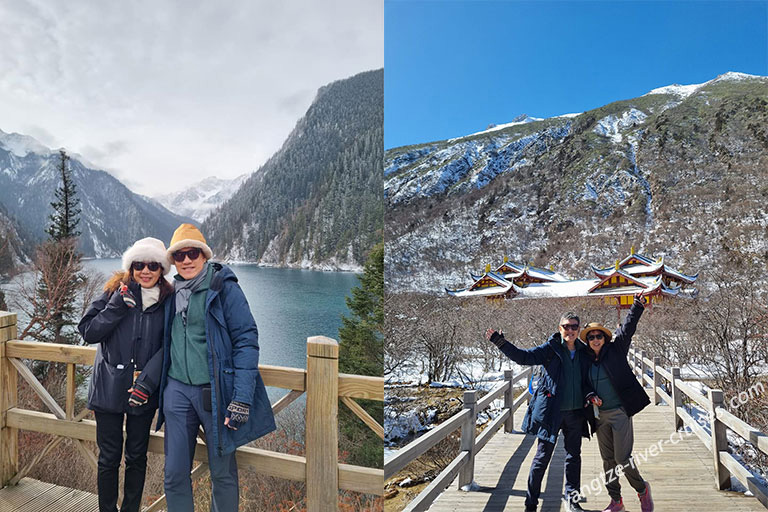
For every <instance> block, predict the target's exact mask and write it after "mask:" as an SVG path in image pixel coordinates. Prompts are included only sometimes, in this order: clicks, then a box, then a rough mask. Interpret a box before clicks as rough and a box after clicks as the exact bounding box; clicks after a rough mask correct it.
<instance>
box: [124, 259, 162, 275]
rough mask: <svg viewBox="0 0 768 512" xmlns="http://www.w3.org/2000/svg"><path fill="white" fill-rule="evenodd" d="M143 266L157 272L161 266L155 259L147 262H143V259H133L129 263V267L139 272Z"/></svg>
mask: <svg viewBox="0 0 768 512" xmlns="http://www.w3.org/2000/svg"><path fill="white" fill-rule="evenodd" d="M145 266H146V267H147V268H148V269H149V271H150V272H157V271H158V270H160V267H161V265H160V264H159V263H158V262H156V261H151V262H149V263H144V262H143V261H134V262H133V263H131V268H132V269H133V270H135V271H136V272H141V271H142V270H144V267H145Z"/></svg>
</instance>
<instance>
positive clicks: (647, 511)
mask: <svg viewBox="0 0 768 512" xmlns="http://www.w3.org/2000/svg"><path fill="white" fill-rule="evenodd" d="M637 497H638V498H640V510H642V512H653V498H651V484H649V483H648V482H645V492H644V493H643V494H640V493H637Z"/></svg>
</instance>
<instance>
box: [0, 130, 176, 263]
mask: <svg viewBox="0 0 768 512" xmlns="http://www.w3.org/2000/svg"><path fill="white" fill-rule="evenodd" d="M70 157H71V160H70V169H71V171H72V176H73V179H74V182H75V185H76V187H77V194H78V197H79V199H80V205H81V210H82V213H81V220H80V224H79V225H78V230H79V231H81V233H82V235H81V237H80V250H81V251H82V253H83V254H84V255H85V256H96V257H111V256H118V255H120V254H122V252H123V251H124V250H125V249H126V248H127V247H128V246H130V244H131V243H133V242H134V241H135V240H137V239H139V238H144V237H146V236H154V237H157V238H160V239H163V240H169V239H170V237H171V235H172V234H173V230H174V229H175V228H176V227H177V226H178V225H179V224H180V223H181V222H187V221H188V219H187V218H186V217H180V216H177V215H174V214H173V213H171V212H169V211H168V210H166V209H165V208H163V207H162V206H159V205H157V204H155V203H153V202H152V201H150V200H148V199H146V198H144V197H142V196H140V195H138V194H135V193H133V192H131V191H130V190H129V189H128V188H127V187H126V186H125V185H123V184H122V183H121V182H120V181H118V180H117V179H116V178H115V177H114V176H112V175H110V174H108V173H106V172H104V171H101V170H98V169H95V168H93V165H92V164H88V163H87V162H86V161H84V160H82V159H81V158H80V157H79V156H78V155H76V154H70ZM58 165H59V154H58V151H54V150H51V149H50V148H47V147H45V146H44V145H43V144H41V143H40V142H38V141H37V140H35V139H34V138H32V137H29V136H27V135H22V134H18V133H5V132H2V131H0V210H2V209H4V211H6V212H7V214H8V216H9V217H10V218H12V219H13V222H14V226H15V227H14V231H13V233H14V236H19V237H21V241H22V242H23V246H24V247H25V248H26V251H27V252H29V251H30V250H31V248H32V247H33V246H34V245H35V244H36V243H37V242H39V241H41V240H42V239H44V238H45V237H46V235H45V228H46V227H47V226H48V223H49V219H48V216H49V214H50V213H51V207H50V203H51V201H53V199H54V191H55V190H56V188H57V187H58V186H59V182H60V177H59V173H58ZM0 224H1V223H0ZM9 229H10V228H8V229H3V230H2V231H0V236H2V237H4V236H5V235H6V234H8V233H9ZM16 233H17V234H16ZM19 247H20V246H19ZM26 256H29V254H26ZM19 257H23V256H19Z"/></svg>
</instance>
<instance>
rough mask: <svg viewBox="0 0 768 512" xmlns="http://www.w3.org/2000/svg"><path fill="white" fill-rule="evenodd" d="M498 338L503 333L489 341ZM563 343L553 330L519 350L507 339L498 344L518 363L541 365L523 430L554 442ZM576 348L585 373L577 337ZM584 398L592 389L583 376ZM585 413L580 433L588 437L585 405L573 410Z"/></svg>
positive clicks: (559, 418)
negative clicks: (543, 340)
mask: <svg viewBox="0 0 768 512" xmlns="http://www.w3.org/2000/svg"><path fill="white" fill-rule="evenodd" d="M499 338H501V339H502V340H503V336H502V335H500V334H499V333H497V332H496V333H494V334H493V337H492V341H493V342H494V343H498V341H499ZM561 344H562V337H561V336H560V333H559V332H557V333H554V334H553V335H552V336H550V337H549V339H548V340H547V342H546V343H544V344H543V345H539V346H538V347H534V348H531V349H527V350H524V349H520V348H517V347H515V346H514V345H512V344H511V343H509V342H508V341H506V340H503V343H501V344H500V346H499V349H501V351H502V352H504V354H505V355H506V356H507V357H509V358H510V359H511V360H513V361H514V362H516V363H517V364H523V365H527V366H532V365H542V368H543V370H544V371H543V374H542V376H541V377H540V378H539V381H538V387H537V388H536V390H535V391H534V392H533V397H532V398H531V401H530V403H529V404H528V410H527V411H526V413H525V418H524V419H523V425H522V428H523V431H524V432H525V433H527V434H533V435H535V436H536V437H538V438H539V439H542V440H544V441H548V442H550V443H554V442H555V441H556V440H557V434H558V432H559V430H560V423H561V421H562V418H563V414H562V412H561V411H560V404H561V403H562V401H563V393H564V392H565V390H564V387H565V386H564V382H563V380H564V379H563V373H564V372H563V359H562V358H563V354H562V351H561V350H560V349H559V345H561ZM576 350H578V351H580V353H581V354H580V357H579V360H580V361H581V373H582V375H584V372H585V369H586V368H587V366H586V364H587V362H588V357H587V355H586V351H585V346H584V344H583V343H581V341H580V340H576ZM582 387H583V389H582V395H584V396H582V397H581V398H582V399H583V398H584V397H585V396H586V395H587V394H588V393H590V392H592V387H591V386H590V385H589V383H588V382H586V383H584V379H582ZM576 412H577V413H579V414H583V416H584V424H583V430H582V436H584V437H587V438H588V437H589V427H588V425H587V415H586V413H585V412H584V408H581V409H580V410H578V411H576Z"/></svg>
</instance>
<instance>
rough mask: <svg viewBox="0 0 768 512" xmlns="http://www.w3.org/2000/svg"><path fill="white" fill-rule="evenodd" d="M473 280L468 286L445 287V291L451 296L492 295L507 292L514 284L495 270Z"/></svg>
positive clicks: (505, 293) (500, 294)
mask: <svg viewBox="0 0 768 512" xmlns="http://www.w3.org/2000/svg"><path fill="white" fill-rule="evenodd" d="M474 281H475V282H474V283H472V284H471V285H470V286H469V287H468V288H462V289H459V290H449V289H448V288H446V289H445V291H446V292H447V293H448V295H451V296H453V297H493V296H505V295H507V294H509V292H510V291H511V290H512V288H513V286H514V284H512V281H507V280H506V279H504V277H502V276H501V275H499V274H497V273H496V272H486V273H485V274H483V275H482V276H477V279H475V280H474Z"/></svg>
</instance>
